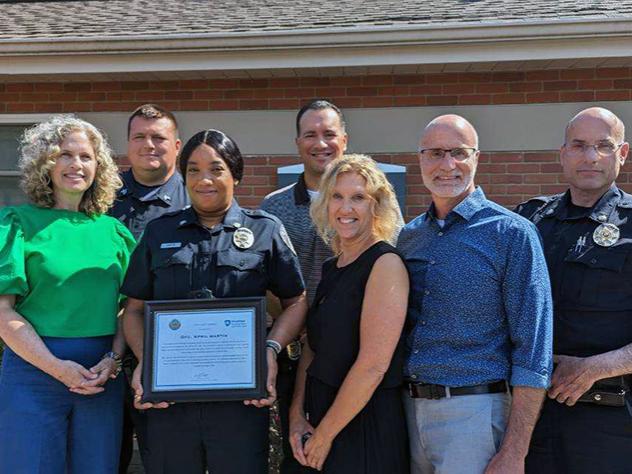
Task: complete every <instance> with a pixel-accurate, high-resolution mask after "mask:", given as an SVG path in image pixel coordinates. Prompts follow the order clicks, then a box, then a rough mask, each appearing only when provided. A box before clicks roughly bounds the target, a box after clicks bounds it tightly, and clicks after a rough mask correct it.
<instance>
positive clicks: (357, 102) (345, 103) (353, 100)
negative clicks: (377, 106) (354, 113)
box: [336, 97, 362, 108]
mask: <svg viewBox="0 0 632 474" xmlns="http://www.w3.org/2000/svg"><path fill="white" fill-rule="evenodd" d="M336 105H337V106H338V107H342V108H345V107H362V98H361V97H341V98H339V99H336Z"/></svg>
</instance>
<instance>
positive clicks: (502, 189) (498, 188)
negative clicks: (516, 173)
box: [485, 184, 507, 194]
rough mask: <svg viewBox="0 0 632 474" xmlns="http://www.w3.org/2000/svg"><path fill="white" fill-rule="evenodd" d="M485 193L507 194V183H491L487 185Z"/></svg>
mask: <svg viewBox="0 0 632 474" xmlns="http://www.w3.org/2000/svg"><path fill="white" fill-rule="evenodd" d="M485 193H488V194H507V185H506V184H490V185H489V186H485Z"/></svg>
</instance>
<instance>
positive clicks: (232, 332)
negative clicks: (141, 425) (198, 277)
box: [142, 297, 267, 402]
mask: <svg viewBox="0 0 632 474" xmlns="http://www.w3.org/2000/svg"><path fill="white" fill-rule="evenodd" d="M265 315H266V310H265V298H262V297H254V298H253V297H249V298H222V299H204V300H198V299H196V300H172V301H146V302H145V338H144V341H145V343H144V350H143V373H142V383H143V390H144V394H143V401H144V402H159V401H168V402H200V401H226V400H250V399H259V398H265V397H266V396H267V391H266V387H265V384H266V373H267V366H266V353H265V351H266V349H265V337H266V319H265Z"/></svg>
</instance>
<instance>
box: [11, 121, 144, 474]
mask: <svg viewBox="0 0 632 474" xmlns="http://www.w3.org/2000/svg"><path fill="white" fill-rule="evenodd" d="M20 151H21V157H20V168H21V170H22V186H23V189H24V191H25V192H26V194H27V196H28V197H29V200H30V201H31V203H30V204H27V205H24V206H19V207H8V208H4V209H2V210H0V338H2V340H3V341H4V342H5V344H6V348H5V352H4V356H3V360H2V372H1V377H0V472H38V473H51V474H62V473H68V474H73V473H84V472H90V473H98V474H112V473H115V472H116V471H117V463H118V458H119V455H118V452H119V449H120V443H121V438H120V431H121V416H122V406H123V391H122V389H123V385H122V381H121V380H120V379H117V378H116V376H117V375H118V372H119V371H120V357H119V356H118V354H120V353H121V352H122V351H123V349H124V342H123V338H122V335H121V334H119V331H118V327H119V325H118V321H117V312H118V300H119V287H120V285H121V283H122V280H123V276H124V274H125V270H126V268H127V264H128V259H129V254H130V252H131V250H132V248H133V246H134V239H133V237H132V236H131V234H130V233H129V232H128V230H127V229H126V228H125V227H124V226H123V225H122V224H120V223H119V222H118V221H117V220H116V219H114V218H111V217H109V216H106V215H104V213H105V212H106V211H107V209H108V208H109V207H110V206H111V205H112V202H113V200H114V196H115V193H116V190H117V189H118V188H119V187H120V186H121V182H120V180H119V178H118V176H117V170H116V165H115V164H114V162H113V160H112V157H111V153H110V150H109V148H108V145H107V143H106V141H105V139H104V138H103V136H102V135H101V133H100V132H99V131H98V130H97V129H96V128H95V127H94V126H93V125H91V124H89V123H87V122H85V121H83V120H80V119H78V118H76V117H73V116H68V115H60V116H55V117H52V118H51V119H50V120H47V121H45V122H42V123H40V124H37V125H35V126H33V127H32V128H30V129H28V130H27V131H26V132H25V133H24V136H23V137H22V142H21V147H20Z"/></svg>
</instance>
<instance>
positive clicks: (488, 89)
mask: <svg viewBox="0 0 632 474" xmlns="http://www.w3.org/2000/svg"><path fill="white" fill-rule="evenodd" d="M476 92H479V93H484V94H497V93H502V92H509V84H502V83H497V82H490V83H483V84H476Z"/></svg>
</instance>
